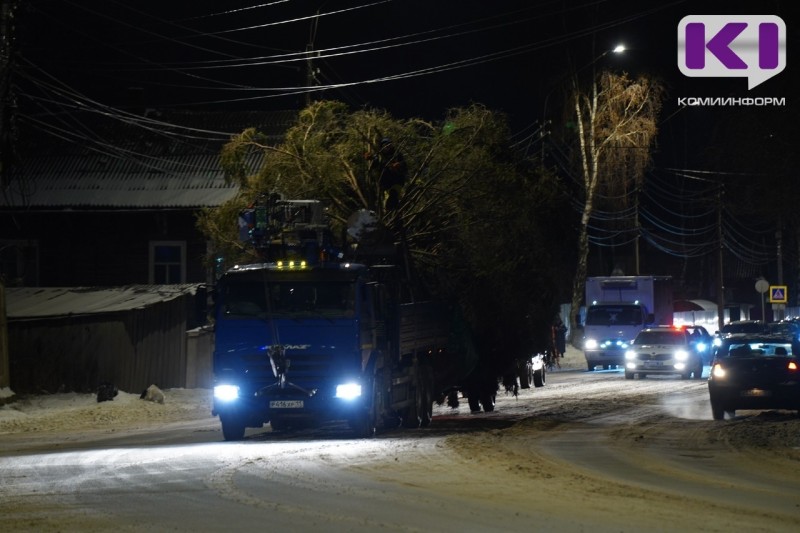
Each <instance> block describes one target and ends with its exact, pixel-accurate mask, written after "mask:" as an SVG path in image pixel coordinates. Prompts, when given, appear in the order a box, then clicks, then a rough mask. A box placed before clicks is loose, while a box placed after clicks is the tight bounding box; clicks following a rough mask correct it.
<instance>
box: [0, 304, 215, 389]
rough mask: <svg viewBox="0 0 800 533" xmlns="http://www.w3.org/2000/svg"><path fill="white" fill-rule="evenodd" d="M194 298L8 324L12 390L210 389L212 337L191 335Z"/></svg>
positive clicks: (208, 334) (197, 332) (196, 331)
mask: <svg viewBox="0 0 800 533" xmlns="http://www.w3.org/2000/svg"><path fill="white" fill-rule="evenodd" d="M194 299H195V295H194V294H190V293H186V294H183V295H181V296H178V297H173V298H171V299H165V300H163V301H159V302H157V303H152V304H149V305H147V306H144V307H138V308H134V309H127V310H123V311H117V312H109V313H91V314H81V315H62V316H52V317H41V318H35V319H24V320H15V319H13V318H11V317H10V319H9V323H8V333H9V366H10V377H11V380H10V381H11V389H12V390H13V391H14V392H15V393H17V394H39V393H46V392H49V393H52V392H58V391H76V392H93V391H96V390H97V385H98V384H99V383H101V382H104V381H108V382H111V383H114V384H115V385H116V386H117V387H118V388H119V389H120V390H123V391H126V392H140V391H142V390H144V389H145V388H147V387H148V386H149V385H151V384H156V385H158V386H159V387H161V388H173V387H190V388H195V387H209V386H210V385H211V384H210V379H211V378H210V357H211V349H210V346H211V345H212V343H213V338H212V336H211V334H210V333H206V332H203V331H202V330H195V331H193V332H192V333H191V334H190V332H187V329H188V328H187V326H188V325H189V323H190V322H191V319H190V317H189V314H190V313H192V312H194V309H196V306H195V301H194ZM190 337H191V338H192V341H191V342H188V339H189V338H190ZM187 345H189V346H190V347H191V353H190V352H189V350H187ZM205 359H208V361H205Z"/></svg>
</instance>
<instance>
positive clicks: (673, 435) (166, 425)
mask: <svg viewBox="0 0 800 533" xmlns="http://www.w3.org/2000/svg"><path fill="white" fill-rule="evenodd" d="M167 396H168V398H167V404H169V402H170V394H169V391H167ZM109 403H110V402H109ZM103 406H104V404H96V405H94V406H92V410H91V413H92V416H91V417H90V419H89V420H88V421H87V422H86V423H81V422H79V421H72V420H71V421H70V423H69V426H70V427H66V428H63V427H62V428H58V429H57V430H53V429H49V427H50V426H48V425H43V426H42V427H41V428H40V429H39V430H37V431H30V430H25V431H17V432H5V433H3V432H2V431H0V471H2V480H1V481H0V513H2V516H3V530H4V531H78V530H80V531H112V530H113V531H215V530H216V531H240V530H241V531H245V530H255V529H261V530H264V529H268V530H270V531H300V530H310V529H312V528H313V529H315V530H318V531H326V532H327V531H374V530H381V531H402V532H405V531H439V532H448V531H453V532H455V531H458V532H471V531H532V530H535V531H589V530H591V531H593V532H605V531H609V532H610V531H615V532H618V531H643V530H647V531H677V530H682V531H683V530H695V531H731V530H744V531H771V532H774V531H798V530H800V476H799V475H798V472H800V450H799V448H800V419H798V418H797V417H796V416H795V415H794V414H792V413H784V412H769V413H757V412H744V413H741V415H740V416H737V417H736V418H735V419H733V420H726V421H722V422H714V421H713V420H711V412H710V407H709V405H708V392H707V386H706V382H705V380H679V379H674V378H669V377H665V378H660V377H648V378H647V379H644V380H638V379H637V380H633V381H630V380H625V379H624V376H623V374H622V372H621V371H603V372H585V371H568V372H567V371H565V372H551V373H550V374H548V380H547V385H546V386H545V387H543V388H532V389H523V390H521V391H520V393H519V395H518V396H514V395H512V394H505V393H503V392H502V391H501V392H500V393H498V398H497V409H496V411H495V412H492V413H481V414H471V413H469V408H468V406H467V402H466V400H464V401H463V402H462V404H461V405H460V406H459V407H458V408H457V409H455V410H453V409H450V408H448V407H446V406H442V407H437V408H436V410H435V417H434V421H433V423H432V425H431V427H430V428H426V429H420V430H397V431H392V432H388V433H384V434H381V435H379V436H377V437H376V438H374V439H369V440H356V439H352V438H351V437H350V435H349V434H348V432H347V430H346V427H345V426H339V425H331V426H327V427H325V428H322V429H318V430H314V431H312V430H305V431H299V432H294V433H279V432H272V431H270V429H269V427H266V428H264V429H262V430H253V429H248V432H247V436H246V438H245V440H244V441H242V442H232V443H226V442H223V441H222V436H221V431H220V429H219V423H218V421H217V420H216V419H215V418H211V417H210V416H209V415H208V414H196V415H194V416H187V419H185V420H180V421H175V420H170V419H169V418H162V419H158V420H155V421H152V422H148V421H147V420H145V421H142V420H138V421H137V422H136V423H135V424H131V423H128V424H126V425H124V426H119V425H118V424H117V425H115V424H113V423H111V422H108V423H106V422H105V421H104V419H103V417H102V416H99V415H98V413H103V412H105V411H103V410H102V409H104V407H103ZM161 408H164V406H157V405H151V406H148V409H149V410H150V411H148V412H152V413H155V412H156V411H155V410H157V409H161ZM187 412H191V413H203V412H204V411H203V410H202V409H201V410H199V411H187ZM73 416H74V415H73ZM2 427H3V426H2V425H1V424H0V430H1V429H2Z"/></svg>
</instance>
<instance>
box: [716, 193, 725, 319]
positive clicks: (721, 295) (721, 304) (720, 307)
mask: <svg viewBox="0 0 800 533" xmlns="http://www.w3.org/2000/svg"><path fill="white" fill-rule="evenodd" d="M717 243H718V254H719V255H718V256H717V327H718V330H719V331H722V327H723V326H724V325H725V284H724V282H723V277H722V260H723V255H724V254H723V250H724V242H723V234H722V182H721V181H720V183H719V189H717Z"/></svg>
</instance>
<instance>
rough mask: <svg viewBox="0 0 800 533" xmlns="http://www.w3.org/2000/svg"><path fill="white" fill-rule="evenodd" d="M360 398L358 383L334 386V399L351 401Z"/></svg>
mask: <svg viewBox="0 0 800 533" xmlns="http://www.w3.org/2000/svg"><path fill="white" fill-rule="evenodd" d="M359 396H361V385H360V384H358V383H342V384H340V385H336V397H337V398H342V399H343V400H352V399H354V398H358V397H359Z"/></svg>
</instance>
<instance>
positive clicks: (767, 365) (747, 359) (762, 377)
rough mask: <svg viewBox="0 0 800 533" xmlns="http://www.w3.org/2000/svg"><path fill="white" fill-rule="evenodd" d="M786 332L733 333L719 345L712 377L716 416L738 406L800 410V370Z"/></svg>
mask: <svg viewBox="0 0 800 533" xmlns="http://www.w3.org/2000/svg"><path fill="white" fill-rule="evenodd" d="M792 344H793V343H792V340H791V339H790V338H787V337H785V336H783V335H769V334H732V335H730V336H728V337H727V338H725V339H723V341H722V344H721V345H720V346H719V347H718V348H717V350H716V352H715V355H714V361H713V363H712V366H711V373H710V374H709V378H708V393H709V399H710V401H711V413H712V415H713V417H714V420H723V419H724V418H725V416H726V415H727V416H728V417H733V416H735V415H736V410H737V409H790V410H797V411H798V414H800V370H799V369H798V359H797V353H795V352H794V350H793V349H792Z"/></svg>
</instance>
